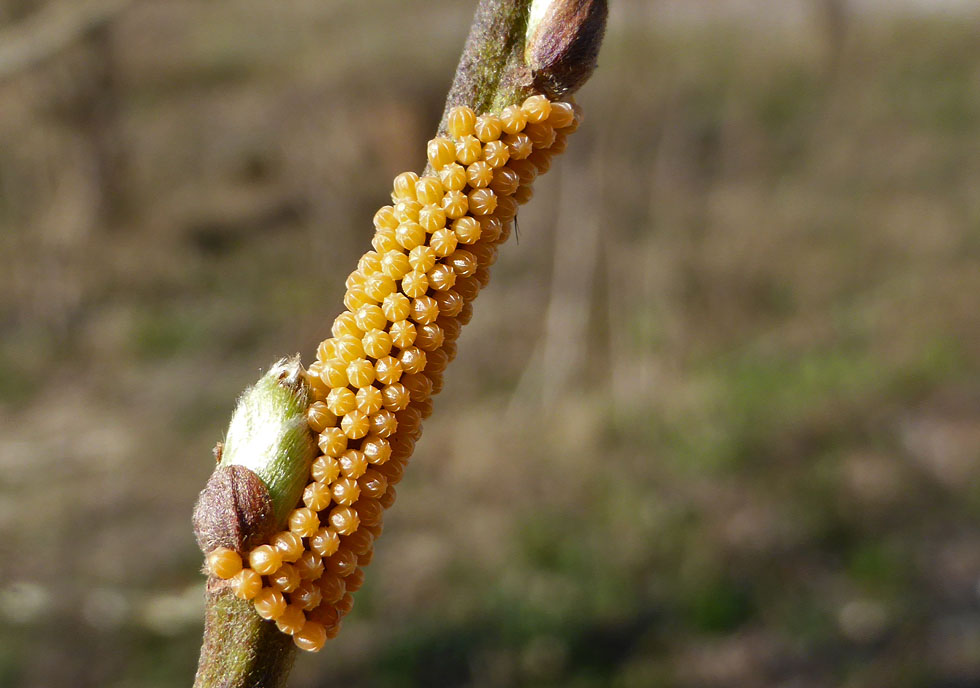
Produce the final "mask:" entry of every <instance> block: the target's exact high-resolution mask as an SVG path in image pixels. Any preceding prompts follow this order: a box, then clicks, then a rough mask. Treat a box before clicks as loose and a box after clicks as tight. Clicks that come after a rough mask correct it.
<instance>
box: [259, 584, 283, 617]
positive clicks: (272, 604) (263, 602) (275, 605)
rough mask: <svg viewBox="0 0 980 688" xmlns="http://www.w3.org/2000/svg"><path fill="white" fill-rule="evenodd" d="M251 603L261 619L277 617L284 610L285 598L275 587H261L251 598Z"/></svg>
mask: <svg viewBox="0 0 980 688" xmlns="http://www.w3.org/2000/svg"><path fill="white" fill-rule="evenodd" d="M252 604H253V605H254V606H255V611H256V612H258V615H259V616H261V617H262V618H263V619H269V620H274V619H278V618H279V617H280V616H282V615H283V613H284V612H285V611H286V598H285V596H284V595H283V594H282V593H281V592H280V591H279V590H276V589H275V588H262V590H260V591H259V592H258V594H257V595H256V596H255V598H254V599H253V600H252Z"/></svg>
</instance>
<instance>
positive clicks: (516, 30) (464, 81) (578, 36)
mask: <svg viewBox="0 0 980 688" xmlns="http://www.w3.org/2000/svg"><path fill="white" fill-rule="evenodd" d="M605 16H606V2H605V0H481V2H480V5H479V7H478V9H477V13H476V18H475V20H474V23H473V28H472V29H471V32H470V35H469V38H468V39H467V42H466V47H465V49H464V52H463V56H462V58H461V60H460V63H459V68H458V69H457V71H456V77H455V80H454V82H453V86H452V89H451V90H450V93H449V98H448V102H447V110H448V108H449V107H451V106H454V105H464V104H465V105H469V106H470V107H472V108H473V109H474V110H476V111H478V112H486V111H488V110H496V109H499V108H502V107H503V106H505V105H508V104H510V103H514V102H519V101H520V100H522V99H523V98H524V97H526V96H527V95H530V94H532V93H534V92H536V91H537V92H543V93H545V94H546V95H549V96H551V97H555V96H559V95H563V94H566V93H570V92H572V91H574V90H575V89H577V88H578V86H580V85H581V84H582V83H583V82H584V81H585V79H587V78H588V76H589V75H590V74H591V73H592V71H593V70H594V69H595V57H596V54H597V53H598V49H599V43H600V42H601V40H602V33H603V29H604V27H605ZM444 121H445V117H444ZM441 126H444V125H441ZM276 370H280V371H282V374H281V375H279V374H277V372H276ZM300 371H301V368H300V366H299V363H298V361H291V362H288V363H285V362H282V363H280V364H278V368H277V369H274V370H273V371H270V373H269V374H268V375H266V377H264V378H263V379H262V380H260V381H259V384H257V385H256V387H254V388H253V389H252V390H250V391H249V392H247V393H246V394H245V395H244V396H243V397H242V400H241V402H240V403H239V407H238V409H236V411H235V414H234V416H233V417H232V425H231V427H230V428H229V432H228V441H227V444H226V446H225V448H224V451H223V453H224V456H222V457H221V465H220V467H219V469H218V470H216V471H215V473H214V475H213V476H212V478H211V480H210V481H209V482H208V487H207V488H206V489H205V491H204V492H202V494H201V499H200V501H199V502H198V507H197V509H196V511H195V530H196V533H197V536H198V541H199V543H200V544H201V548H202V549H203V550H204V551H205V552H208V551H210V550H212V549H213V548H214V547H217V546H223V547H229V548H232V549H235V550H237V551H239V552H240V553H243V552H245V551H247V549H248V543H249V542H252V541H255V540H257V539H261V538H262V537H263V536H265V535H266V534H267V533H270V532H271V531H272V529H274V528H278V527H281V524H282V516H283V515H284V513H285V512H284V511H283V508H284V505H285V509H286V510H287V511H288V509H291V508H292V507H294V506H295V505H296V503H297V502H298V501H299V494H298V492H297V488H298V489H300V490H301V489H302V485H303V483H305V481H306V479H307V477H308V475H309V465H310V464H309V461H310V457H311V455H312V449H313V445H312V442H313V440H312V435H311V433H310V430H309V428H308V427H307V426H306V424H305V416H303V415H302V414H301V413H298V412H299V410H300V409H301V408H302V409H303V410H305V403H306V394H307V392H308V390H307V388H306V382H305V380H304V379H303V378H302V375H301V373H300ZM279 383H282V384H279ZM284 390H285V393H284ZM301 400H302V401H301ZM298 416H299V417H302V418H303V420H302V429H299V428H298V427H297V425H296V419H297V417H298ZM206 605H207V609H206V625H205V633H204V644H203V646H202V648H201V660H200V664H199V666H198V672H197V677H196V680H195V684H194V685H195V688H217V687H218V686H221V687H222V688H260V687H261V688H282V687H283V686H284V685H285V683H286V678H287V675H288V672H289V668H290V666H291V664H292V658H293V653H294V651H293V649H292V648H293V644H292V640H291V639H290V638H289V637H288V636H286V635H285V634H283V633H280V632H279V631H278V630H277V629H276V627H275V625H274V624H271V623H269V622H267V621H263V620H262V619H260V618H259V616H258V615H257V614H256V613H255V611H254V610H253V608H252V605H251V603H249V602H246V601H244V600H239V599H238V598H236V597H234V595H232V594H231V591H230V589H229V588H228V584H227V583H225V582H223V581H220V580H218V579H217V578H214V577H212V578H210V579H209V581H208V592H207V599H206Z"/></svg>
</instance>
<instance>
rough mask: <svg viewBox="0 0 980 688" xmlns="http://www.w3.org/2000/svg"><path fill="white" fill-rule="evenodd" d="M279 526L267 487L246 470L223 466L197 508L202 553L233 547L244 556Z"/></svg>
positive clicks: (217, 471)
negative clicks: (274, 517)
mask: <svg viewBox="0 0 980 688" xmlns="http://www.w3.org/2000/svg"><path fill="white" fill-rule="evenodd" d="M275 526H276V523H275V521H274V520H273V518H272V500H271V499H270V498H269V491H268V490H267V489H266V487H265V484H264V483H263V482H262V481H261V480H260V479H259V477H258V476H257V475H255V473H253V472H252V471H250V470H249V469H247V468H245V467H244V466H219V467H218V468H217V469H215V471H214V473H212V474H211V477H210V478H209V479H208V483H207V485H206V486H205V487H204V489H203V490H202V491H201V495H200V497H198V499H197V505H196V506H195V507H194V535H195V537H197V544H198V546H199V547H200V548H201V551H202V552H205V553H207V552H210V551H212V550H213V549H214V548H215V547H229V548H231V549H234V550H236V551H238V552H239V553H241V554H244V553H245V552H246V551H247V550H249V549H251V547H252V546H253V545H254V544H257V543H259V542H261V541H263V540H264V539H265V538H266V536H267V535H269V531H270V530H272V529H274V528H275Z"/></svg>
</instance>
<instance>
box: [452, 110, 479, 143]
mask: <svg viewBox="0 0 980 688" xmlns="http://www.w3.org/2000/svg"><path fill="white" fill-rule="evenodd" d="M446 125H447V126H446V128H447V129H448V130H449V134H450V136H453V137H454V138H457V139H458V138H461V137H463V136H467V135H468V134H472V133H473V127H474V126H475V125H476V113H475V112H473V110H471V109H470V108H468V107H465V106H461V107H455V108H453V109H452V110H450V111H449V116H448V117H447V118H446Z"/></svg>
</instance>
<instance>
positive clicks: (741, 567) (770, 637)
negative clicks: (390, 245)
mask: <svg viewBox="0 0 980 688" xmlns="http://www.w3.org/2000/svg"><path fill="white" fill-rule="evenodd" d="M610 4H611V5H612V8H611V15H610V22H609V29H608V34H607V36H606V41H605V45H604V48H603V51H602V55H601V61H600V68H599V70H598V71H597V72H596V74H595V76H594V78H593V79H592V80H591V82H589V83H588V84H587V85H586V86H585V88H584V89H583V91H582V92H581V94H580V97H579V102H580V103H581V104H582V105H583V107H584V108H585V112H586V122H585V124H584V125H583V126H582V128H581V129H580V130H579V132H578V133H577V134H576V135H575V136H574V137H573V138H572V139H571V141H570V144H571V145H570V146H569V148H568V152H567V153H566V155H565V156H563V159H561V160H559V161H557V162H556V165H555V166H554V167H553V169H552V171H551V173H550V174H548V175H547V176H546V177H544V178H542V179H541V180H540V181H539V183H538V184H537V186H536V197H535V198H534V200H533V201H532V202H531V203H530V204H529V205H528V206H527V207H526V208H525V209H523V210H522V211H521V215H520V223H519V229H520V231H519V233H518V236H517V240H516V241H515V240H513V239H512V240H511V242H510V243H509V244H508V245H507V246H506V247H504V248H503V249H502V250H501V254H500V259H499V261H498V263H497V265H496V266H495V272H494V281H493V284H492V285H491V286H490V288H488V289H487V290H486V291H485V292H484V293H483V294H482V295H481V296H480V298H479V300H478V301H477V303H476V317H475V318H474V319H473V322H472V323H471V325H470V326H469V327H468V328H467V329H466V330H465V331H464V333H463V335H462V337H461V339H460V342H459V357H458V359H457V360H456V362H455V363H454V364H453V365H452V366H451V369H450V374H449V375H448V376H447V378H446V380H447V384H446V387H445V390H444V391H443V393H442V395H441V396H440V397H439V398H438V399H437V400H436V412H435V414H434V415H433V416H432V418H431V419H430V420H429V421H428V422H427V425H426V432H425V436H424V437H423V439H422V441H421V442H420V443H419V446H418V449H417V452H416V455H415V458H414V459H413V465H412V467H411V470H409V471H408V472H407V474H406V478H405V480H404V482H403V483H402V484H400V485H399V488H398V489H399V500H398V504H397V505H396V506H395V508H394V509H393V510H392V511H391V512H389V514H388V515H387V516H386V528H385V531H386V532H385V536H384V537H383V538H382V539H381V540H380V541H379V545H378V549H377V556H376V557H375V560H374V562H375V563H374V564H373V565H372V566H371V567H370V569H369V570H368V576H367V582H366V584H365V586H364V589H363V590H361V591H360V592H359V593H358V594H357V596H356V600H357V601H356V605H355V609H354V612H353V615H352V616H351V617H349V620H348V621H347V622H345V628H344V631H343V633H341V635H340V637H339V638H338V639H337V640H335V641H332V642H331V643H330V644H329V645H328V646H327V648H326V649H325V650H324V651H323V652H322V653H320V655H318V656H306V655H304V656H301V657H299V659H298V661H297V666H296V669H295V672H294V677H293V681H292V684H291V685H293V686H295V687H296V688H312V687H321V686H322V687H326V686H333V685H341V684H344V685H347V686H351V687H355V688H358V687H365V688H367V687H387V686H396V687H401V686H405V687H407V686H415V685H432V686H487V687H496V686H571V687H576V688H586V687H592V686H616V687H621V688H645V687H655V686H681V687H685V686H692V687H693V686H786V687H790V686H792V687H794V688H811V687H813V688H817V687H824V686H826V687H830V686H847V687H858V686H869V687H870V686H897V687H912V686H940V687H946V688H957V687H963V688H966V687H967V686H976V685H978V684H980V312H978V311H980V308H978V298H977V297H978V294H980V29H978V26H980V24H978V19H980V8H978V5H977V3H975V2H973V1H971V0H965V1H963V2H942V1H940V0H923V1H922V2H912V1H910V0H906V1H904V2H898V1H895V0H880V1H879V2H870V1H859V0H792V1H790V0H767V1H763V0H756V1H752V0H742V1H741V2H721V1H720V0H716V1H707V0H704V1H695V0H671V1H666V0H662V1H656V0H651V1H645V0H614V1H613V2H611V3H610ZM474 6H475V3H474V2H463V3H461V2H453V1H451V0H439V1H434V0H429V1H426V2H423V1H422V0H411V1H408V2H406V1H404V0H376V1H375V2H370V3H342V2H331V1H329V0H285V1H283V2H274V3H272V2H262V1H259V0H170V1H168V2H147V1H145V0H144V1H140V0H135V1H130V0H46V1H41V0H0V489H2V499H0V574H2V575H0V685H2V686H5V687H7V686H10V687H14V686H16V687H18V688H20V687H24V688H34V687H39V688H40V687H44V688H60V687H61V686H82V687H87V686H111V687H123V686H147V687H150V688H157V687H159V688H165V687H170V686H174V687H176V686H188V685H190V683H191V681H192V677H193V673H194V670H195V667H196V662H197V652H198V647H199V641H200V636H201V627H202V588H203V581H204V579H203V576H201V575H200V573H199V569H200V565H201V554H200V553H199V551H198V550H197V547H196V545H195V543H194V540H193V537H192V534H191V527H190V514H191V509H192V505H193V503H194V500H195V499H196V497H197V493H198V491H199V490H200V489H201V488H202V487H203V485H204V482H205V480H206V478H207V476H208V475H209V474H210V472H211V469H212V465H213V458H212V456H211V447H212V446H213V445H214V443H215V441H217V440H219V439H221V437H222V434H223V432H224V430H225V427H226V424H227V421H228V418H229V415H230V412H231V410H232V407H233V404H234V401H235V397H236V395H237V394H238V393H239V392H240V391H241V390H242V389H243V388H244V387H245V386H246V385H247V384H249V383H251V382H252V381H254V380H255V379H256V378H257V377H258V375H259V373H260V371H261V370H262V369H263V368H264V367H266V366H268V365H269V364H270V363H271V362H272V361H273V360H275V359H276V358H278V357H279V356H281V355H284V354H289V353H292V352H296V351H299V352H302V353H303V354H304V358H305V359H306V360H307V361H309V360H310V359H311V357H312V354H313V351H314V347H315V345H316V343H317V342H318V341H319V340H320V339H321V338H322V337H324V336H326V334H327V332H328V328H329V324H330V322H331V321H332V319H333V317H334V316H335V315H336V314H337V312H338V310H339V308H340V306H341V296H342V293H343V281H344V278H345V277H346V275H347V274H348V272H349V271H350V270H352V269H353V268H354V265H355V262H356V260H357V258H358V257H359V256H360V254H361V253H362V252H363V251H365V250H366V249H367V248H368V246H369V240H370V236H371V232H372V226H371V216H372V214H373V212H374V210H375V209H376V208H377V207H378V206H379V205H381V204H383V203H384V202H385V201H386V196H387V189H388V188H389V185H390V181H391V179H392V177H393V176H394V175H395V174H396V173H398V172H400V171H402V170H405V169H418V168H419V167H420V165H421V163H422V161H423V159H424V158H423V151H424V142H425V140H426V139H428V138H429V137H430V136H431V135H432V133H433V131H434V127H435V124H436V122H437V121H438V119H439V115H440V113H441V111H442V106H443V98H444V96H445V93H446V91H447V89H448V87H449V83H450V81H451V78H452V75H453V72H454V69H455V66H456V60H457V58H458V55H459V52H460V49H461V47H462V44H463V41H464V38H465V35H466V31H467V27H468V25H469V21H470V18H471V16H472V11H473V9H474Z"/></svg>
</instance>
